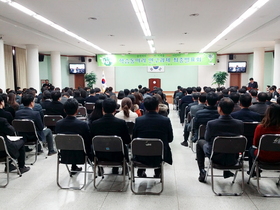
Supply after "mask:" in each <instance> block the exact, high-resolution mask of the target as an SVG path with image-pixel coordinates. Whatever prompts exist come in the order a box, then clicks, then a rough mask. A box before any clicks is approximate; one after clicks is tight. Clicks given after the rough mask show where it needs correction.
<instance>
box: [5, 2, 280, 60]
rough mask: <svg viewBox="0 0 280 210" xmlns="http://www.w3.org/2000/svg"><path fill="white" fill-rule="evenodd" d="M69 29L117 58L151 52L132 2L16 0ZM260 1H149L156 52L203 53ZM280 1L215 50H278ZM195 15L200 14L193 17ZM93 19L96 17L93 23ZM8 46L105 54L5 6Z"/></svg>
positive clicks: (265, 8) (147, 7)
mask: <svg viewBox="0 0 280 210" xmlns="http://www.w3.org/2000/svg"><path fill="white" fill-rule="evenodd" d="M16 2H17V3H19V4H21V5H23V6H25V7H27V8H29V9H30V10H32V11H34V12H36V13H38V14H40V15H42V16H43V17H45V18H47V19H49V20H51V21H53V22H54V23H56V24H58V25H60V26H62V27H64V28H66V29H67V30H69V31H71V32H73V33H75V34H77V35H79V36H81V37H83V38H84V39H86V40H88V41H90V42H92V43H94V44H95V45H97V46H99V47H100V48H102V49H104V50H106V51H108V52H111V53H113V54H128V53H131V54H142V53H151V52H150V48H149V45H148V43H147V41H146V38H145V37H144V34H143V31H142V29H141V27H140V24H139V22H138V19H137V17H136V15H135V13H134V10H133V6H132V4H131V2H130V0H47V1H46V0H36V1H35V0H16ZM255 2H256V0H231V1H230V0H143V4H144V7H145V11H146V14H147V18H148V22H149V25H150V30H151V33H152V38H153V39H154V43H155V48H156V53H179V52H180V53H190V52H199V51H200V50H201V49H202V48H203V47H204V46H206V45H207V44H208V43H209V42H210V41H212V40H213V39H214V38H215V37H216V36H217V35H218V34H220V33H221V32H222V31H223V30H224V29H225V28H226V27H228V26H229V25H230V24H231V23H232V22H233V21H234V20H236V19H237V18H238V17H239V16H240V15H241V14H242V13H244V12H245V11H246V10H247V9H248V8H249V7H250V6H251V5H253V4H254V3H255ZM279 8H280V1H279V0H270V1H269V2H268V3H267V4H265V5H264V6H263V7H262V8H261V9H260V10H258V11H257V12H256V13H254V14H253V15H252V16H251V17H249V18H248V19H247V20H245V21H244V22H243V23H241V25H239V26H238V27H237V28H235V29H234V30H233V31H231V32H230V33H229V34H227V35H226V36H225V37H223V38H222V39H221V40H220V41H218V42H217V43H216V44H214V45H213V46H212V47H210V48H209V49H208V50H207V52H217V53H218V54H231V53H233V54H234V53H251V52H253V51H254V49H255V48H260V47H264V48H265V50H266V51H270V50H273V49H274V44H275V40H277V39H280V14H279V13H280V12H279V11H280V10H279ZM192 14H198V15H197V16H193V15H192ZM91 18H96V20H93V19H91ZM0 35H1V37H2V40H4V44H8V45H12V46H15V47H21V48H25V46H26V44H34V45H38V49H39V52H40V53H45V54H49V53H50V52H51V51H59V52H60V53H61V54H62V55H80V56H92V55H95V54H103V53H102V52H100V51H98V50H96V49H95V48H93V47H90V46H88V45H86V44H84V43H80V42H79V41H78V40H76V39H74V38H72V37H70V36H68V35H66V34H64V33H62V32H60V31H58V30H56V29H54V28H52V27H50V26H48V25H46V24H44V23H42V22H40V21H38V20H37V19H35V18H33V17H31V16H28V15H26V14H24V13H22V12H20V11H19V10H17V9H15V8H13V7H11V6H9V5H8V4H7V3H3V2H0Z"/></svg>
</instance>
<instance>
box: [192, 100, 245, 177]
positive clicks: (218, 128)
mask: <svg viewBox="0 0 280 210" xmlns="http://www.w3.org/2000/svg"><path fill="white" fill-rule="evenodd" d="M233 107H234V102H233V101H232V100H231V99H230V98H228V97H226V98H222V99H221V100H220V102H219V105H218V113H219V114H220V117H219V118H218V119H215V120H210V121H208V123H207V125H206V131H205V135H204V137H205V140H204V139H202V140H199V141H198V142H197V145H196V158H197V164H198V167H199V171H200V174H199V178H198V180H199V181H200V182H205V176H206V171H205V170H204V161H205V155H206V156H207V157H210V155H211V151H212V144H213V141H214V139H215V137H217V136H237V135H242V134H243V129H244V128H243V122H242V121H240V120H236V119H233V118H232V117H231V115H230V113H231V112H232V110H233ZM212 160H213V162H215V163H217V164H220V165H225V166H230V165H235V164H236V162H237V158H236V155H235V154H214V156H213V157H212ZM230 176H233V173H231V172H230V171H224V178H228V177H230Z"/></svg>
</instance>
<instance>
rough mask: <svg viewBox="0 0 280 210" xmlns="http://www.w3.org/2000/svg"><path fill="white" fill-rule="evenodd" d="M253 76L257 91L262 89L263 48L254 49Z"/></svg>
mask: <svg viewBox="0 0 280 210" xmlns="http://www.w3.org/2000/svg"><path fill="white" fill-rule="evenodd" d="M253 78H254V81H256V82H258V86H259V91H265V89H264V48H256V49H254V64H253Z"/></svg>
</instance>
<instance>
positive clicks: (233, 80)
mask: <svg viewBox="0 0 280 210" xmlns="http://www.w3.org/2000/svg"><path fill="white" fill-rule="evenodd" d="M229 85H230V86H238V88H241V73H231V74H230V82H229Z"/></svg>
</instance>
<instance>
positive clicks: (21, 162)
mask: <svg viewBox="0 0 280 210" xmlns="http://www.w3.org/2000/svg"><path fill="white" fill-rule="evenodd" d="M12 144H14V146H15V147H16V148H17V149H18V152H19V156H18V157H16V156H14V154H13V152H12V151H9V153H10V155H11V156H12V158H15V159H17V160H18V167H19V168H23V167H24V165H25V148H24V141H23V140H22V139H21V140H18V141H13V142H12Z"/></svg>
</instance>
